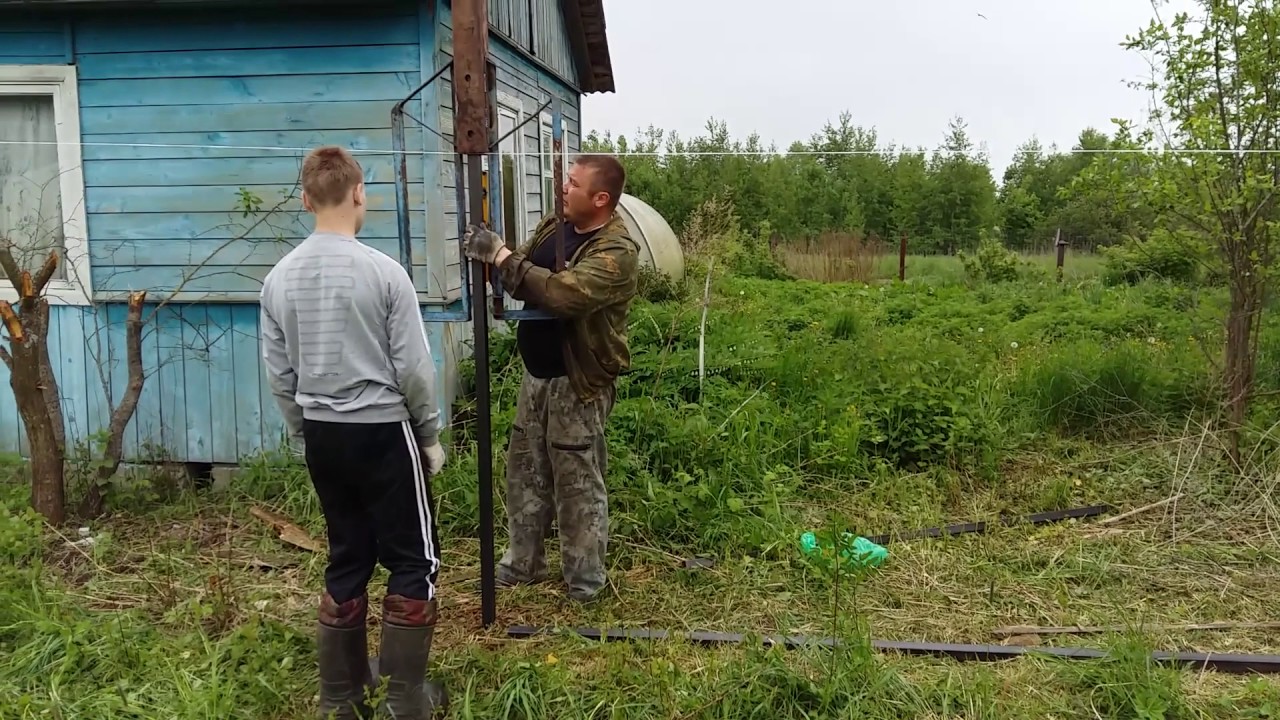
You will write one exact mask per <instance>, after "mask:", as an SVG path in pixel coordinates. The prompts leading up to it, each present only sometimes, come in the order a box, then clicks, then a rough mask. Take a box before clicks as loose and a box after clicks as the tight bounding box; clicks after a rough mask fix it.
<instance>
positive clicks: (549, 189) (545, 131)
mask: <svg viewBox="0 0 1280 720" xmlns="http://www.w3.org/2000/svg"><path fill="white" fill-rule="evenodd" d="M539 121H540V122H541V123H542V149H541V160H542V162H541V163H540V164H541V165H542V211H543V212H546V213H553V212H555V211H556V187H555V183H556V179H555V172H554V168H555V164H554V157H555V152H554V148H553V147H552V145H551V113H545V112H544V113H542V117H540V118H539ZM564 129H565V128H564V121H563V120H561V127H560V130H561V138H563V140H562V141H561V148H560V150H561V155H560V169H561V177H567V176H568V174H569V143H568V134H567V133H565V132H564Z"/></svg>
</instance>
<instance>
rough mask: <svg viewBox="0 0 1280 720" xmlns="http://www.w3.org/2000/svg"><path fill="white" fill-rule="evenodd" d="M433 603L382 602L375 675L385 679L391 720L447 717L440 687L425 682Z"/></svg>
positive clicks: (391, 597)
mask: <svg viewBox="0 0 1280 720" xmlns="http://www.w3.org/2000/svg"><path fill="white" fill-rule="evenodd" d="M436 611H437V610H436V601H435V600H415V599H413V598H407V597H404V596H402V595H388V596H387V598H386V599H385V600H383V602H382V646H381V649H380V650H379V652H378V675H379V676H381V677H383V678H387V700H386V709H387V715H388V716H389V717H392V718H395V720H434V719H435V718H442V717H444V716H445V715H446V714H447V713H448V708H449V698H448V694H447V693H446V692H445V689H444V686H442V685H440V684H439V683H436V682H432V681H431V680H429V679H428V678H427V662H428V660H430V658H431V640H432V638H433V637H434V635H435V630H436V618H437V615H436Z"/></svg>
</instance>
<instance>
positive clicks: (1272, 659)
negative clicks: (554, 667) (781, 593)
mask: <svg viewBox="0 0 1280 720" xmlns="http://www.w3.org/2000/svg"><path fill="white" fill-rule="evenodd" d="M561 632H570V633H574V634H577V635H578V636H580V637H582V638H585V639H588V640H601V641H605V642H610V641H613V642H616V641H620V640H676V639H680V638H683V639H684V640H686V641H687V642H691V643H693V644H695V645H702V646H707V647H710V646H715V645H735V644H736V645H741V644H743V643H745V642H748V641H750V640H752V639H753V638H754V637H757V636H752V635H744V634H738V633H718V632H707V631H703V630H695V631H692V632H687V633H679V634H677V633H672V632H669V631H667V630H660V629H648V628H634V629H630V628H606V629H594V628H573V629H571V630H567V631H564V630H549V629H543V628H536V627H531V626H528V625H515V626H512V627H509V628H507V637H509V638H512V639H516V640H524V639H529V638H533V637H537V636H539V635H549V634H555V633H561ZM759 637H760V642H761V643H763V644H764V645H765V646H766V647H774V646H782V647H784V648H786V649H788V650H794V649H796V648H801V647H808V646H813V645H817V646H820V647H839V646H840V644H841V643H840V641H839V640H837V639H835V638H829V637H822V638H810V637H807V636H804V635H786V636H777V635H765V636H759ZM870 644H871V647H872V648H874V649H875V650H879V651H881V652H898V653H902V654H904V655H930V656H935V657H948V658H951V659H953V660H959V661H961V662H997V661H1001V660H1013V659H1016V658H1019V657H1026V656H1031V657H1034V656H1036V655H1043V656H1048V657H1056V658H1062V659H1066V660H1102V659H1105V658H1107V657H1109V656H1110V654H1109V653H1107V652H1106V651H1105V650H1097V649H1094V648H1075V647H1023V646H1020V645H979V644H972V645H971V644H964V643H960V644H955V643H927V642H913V641H904V640H872V641H871V643H870ZM1151 659H1152V660H1153V661H1155V662H1158V663H1162V664H1166V665H1179V666H1183V667H1186V668H1199V669H1204V670H1214V671H1217V672H1224V673H1234V674H1253V673H1280V656H1278V655H1246V654H1238V653H1215V652H1208V653H1201V652H1167V651H1157V652H1154V653H1152V654H1151Z"/></svg>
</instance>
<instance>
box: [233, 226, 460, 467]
mask: <svg viewBox="0 0 1280 720" xmlns="http://www.w3.org/2000/svg"><path fill="white" fill-rule="evenodd" d="M260 302H261V314H262V317H261V321H260V322H261V343H262V359H263V361H264V363H265V364H266V369H267V373H268V378H269V381H270V383H271V392H272V393H273V394H274V395H275V398H276V402H277V403H278V404H279V406H280V411H281V413H282V414H283V415H284V419H285V423H286V424H287V425H288V428H289V432H290V434H291V435H292V436H293V438H294V439H295V440H298V439H301V437H302V420H303V418H307V419H308V420H318V421H326V422H348V423H382V422H402V421H404V420H406V419H407V420H410V421H411V424H412V425H413V428H414V430H415V431H416V433H417V436H418V439H419V440H420V441H421V442H422V444H423V445H429V444H431V443H432V442H434V441H435V440H436V437H437V435H438V433H439V427H438V421H439V411H438V410H437V408H436V405H435V365H434V364H433V362H432V359H431V349H430V347H429V346H428V344H427V333H426V327H425V326H424V325H423V322H422V311H421V309H420V308H419V307H418V295H417V293H416V292H415V291H414V288H413V282H412V281H411V280H410V279H409V274H408V273H406V272H405V271H404V268H403V267H401V266H400V264H399V263H397V262H396V261H395V260H393V259H391V257H390V256H388V255H386V254H385V253H383V252H380V251H378V250H376V249H374V248H371V247H369V246H367V245H363V244H361V243H360V242H358V241H357V240H356V239H355V238H352V237H348V236H343V235H335V234H331V233H312V234H311V236H310V237H308V238H307V239H306V240H304V241H302V243H301V244H299V245H298V246H297V247H296V248H294V249H293V250H291V251H289V253H288V254H286V255H285V256H284V257H283V258H281V259H280V262H278V263H276V266H275V267H274V268H272V269H271V272H269V273H267V276H266V278H265V279H264V280H263V281H262V295H261V300H260ZM224 391H225V392H232V389H231V388H225V389H224Z"/></svg>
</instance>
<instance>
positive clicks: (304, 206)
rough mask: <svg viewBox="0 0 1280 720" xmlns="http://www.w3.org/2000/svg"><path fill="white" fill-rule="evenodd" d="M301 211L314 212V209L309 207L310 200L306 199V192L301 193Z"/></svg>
mask: <svg viewBox="0 0 1280 720" xmlns="http://www.w3.org/2000/svg"><path fill="white" fill-rule="evenodd" d="M302 209H303V210H306V211H307V212H309V213H313V212H315V209H313V208H312V207H311V198H309V197H307V191H306V190H303V191H302Z"/></svg>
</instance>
